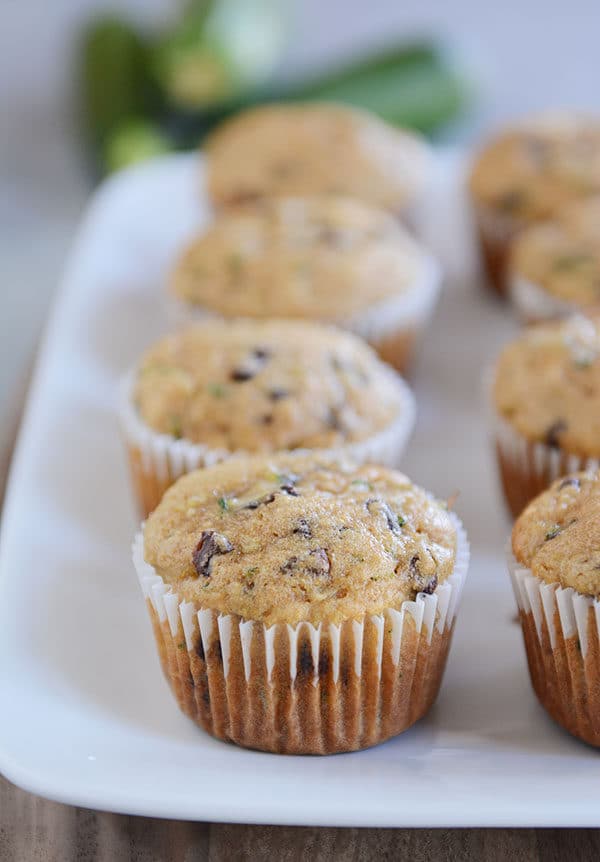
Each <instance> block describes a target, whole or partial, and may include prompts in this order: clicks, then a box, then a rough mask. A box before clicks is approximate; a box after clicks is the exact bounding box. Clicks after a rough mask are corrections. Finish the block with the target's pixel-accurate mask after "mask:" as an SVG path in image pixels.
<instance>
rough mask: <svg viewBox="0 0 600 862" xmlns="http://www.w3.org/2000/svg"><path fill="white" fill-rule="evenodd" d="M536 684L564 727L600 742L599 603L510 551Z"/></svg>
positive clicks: (516, 590)
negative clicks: (538, 572) (539, 574)
mask: <svg viewBox="0 0 600 862" xmlns="http://www.w3.org/2000/svg"><path fill="white" fill-rule="evenodd" d="M508 570H509V573H510V576H511V580H512V584H513V589H514V593H515V598H516V601H517V605H518V608H519V616H520V620H521V625H522V629H523V640H524V642H525V652H526V654H527V663H528V666H529V674H530V677H531V683H532V685H533V689H534V691H535V693H536V695H537V697H538V699H539V701H540V703H541V704H542V706H543V707H544V708H545V709H546V711H547V712H548V713H549V714H550V715H551V716H552V718H553V719H554V720H555V721H556V722H558V724H560V725H561V726H562V727H564V728H565V729H566V730H568V731H569V733H572V734H573V735H574V736H577V737H579V738H580V739H582V740H584V741H585V742H588V743H590V744H591V745H596V746H598V745H600V602H598V600H597V599H594V598H592V597H590V596H584V595H582V594H581V593H578V592H577V591H576V590H574V589H572V588H570V587H567V588H563V587H561V586H560V585H559V584H548V583H546V582H545V581H542V580H540V579H539V578H536V577H535V576H534V575H533V574H532V573H531V571H530V570H529V569H527V568H525V567H523V566H521V564H520V563H519V562H518V561H517V560H516V559H515V557H514V555H513V554H512V552H510V551H509V554H508Z"/></svg>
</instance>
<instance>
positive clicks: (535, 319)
mask: <svg viewBox="0 0 600 862" xmlns="http://www.w3.org/2000/svg"><path fill="white" fill-rule="evenodd" d="M509 290H510V298H511V302H512V304H513V306H514V308H515V310H516V312H517V315H518V316H519V319H520V320H521V321H522V322H523V323H539V322H541V321H544V320H555V319H556V318H558V317H566V316H567V315H569V314H572V313H573V312H574V311H577V306H575V305H573V304H572V303H569V302H565V301H564V300H562V299H558V298H557V297H556V296H552V294H550V293H548V291H547V290H544V288H543V287H541V286H540V285H539V284H535V283H534V282H532V281H530V280H529V279H526V278H524V277H523V276H521V275H518V274H517V273H513V274H512V275H511V277H510V284H509Z"/></svg>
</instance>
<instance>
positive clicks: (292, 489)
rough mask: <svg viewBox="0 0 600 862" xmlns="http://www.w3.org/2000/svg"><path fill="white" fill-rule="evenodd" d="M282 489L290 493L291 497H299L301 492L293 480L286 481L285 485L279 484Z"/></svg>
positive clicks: (285, 492)
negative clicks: (293, 483) (292, 482)
mask: <svg viewBox="0 0 600 862" xmlns="http://www.w3.org/2000/svg"><path fill="white" fill-rule="evenodd" d="M279 488H280V490H281V491H283V492H284V494H288V495H289V496H290V497H299V496H300V494H299V493H298V490H297V489H296V487H295V486H294V485H292V484H291V482H285V483H284V484H283V485H280V486H279Z"/></svg>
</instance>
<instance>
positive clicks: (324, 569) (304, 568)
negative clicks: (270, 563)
mask: <svg viewBox="0 0 600 862" xmlns="http://www.w3.org/2000/svg"><path fill="white" fill-rule="evenodd" d="M330 570H331V562H330V560H329V555H328V553H327V551H326V550H325V549H324V548H315V549H314V550H312V551H310V552H309V554H308V555H307V556H305V557H298V556H296V555H295V554H294V556H292V557H290V558H289V559H288V560H286V562H285V563H284V564H283V565H282V566H280V568H279V571H280V572H281V574H282V575H290V574H295V573H297V572H299V573H300V574H307V575H312V576H313V577H318V578H325V577H327V576H328V575H329V572H330Z"/></svg>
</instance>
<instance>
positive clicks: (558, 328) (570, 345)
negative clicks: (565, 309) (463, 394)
mask: <svg viewBox="0 0 600 862" xmlns="http://www.w3.org/2000/svg"><path fill="white" fill-rule="evenodd" d="M599 327H600V315H598V314H595V315H594V316H592V317H583V316H581V315H580V316H573V317H571V318H568V319H565V320H562V321H551V322H548V323H544V324H539V325H538V326H533V327H530V328H529V329H526V330H524V331H523V333H522V334H521V335H520V336H519V337H518V338H517V339H516V340H515V341H513V342H511V343H510V344H509V345H508V346H507V347H505V348H504V350H503V351H502V353H501V354H500V357H499V359H498V361H497V363H496V367H495V370H494V372H493V382H492V398H491V401H492V421H493V428H494V434H495V440H496V450H497V455H498V463H499V467H500V476H501V479H502V486H503V488H504V494H505V497H506V501H507V503H508V507H509V509H510V511H511V513H512V515H513V516H514V517H516V516H517V515H518V514H519V513H520V512H521V511H522V510H523V508H524V507H525V506H526V504H527V503H528V502H529V501H530V500H532V499H533V497H535V496H536V495H537V494H539V492H540V491H543V490H544V489H545V488H547V487H548V486H549V485H550V484H551V482H553V481H554V480H555V479H556V478H558V477H559V476H562V475H564V474H566V473H570V472H574V471H576V470H584V469H588V468H589V469H595V468H596V467H597V466H598V458H599V457H600V330H599Z"/></svg>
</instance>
